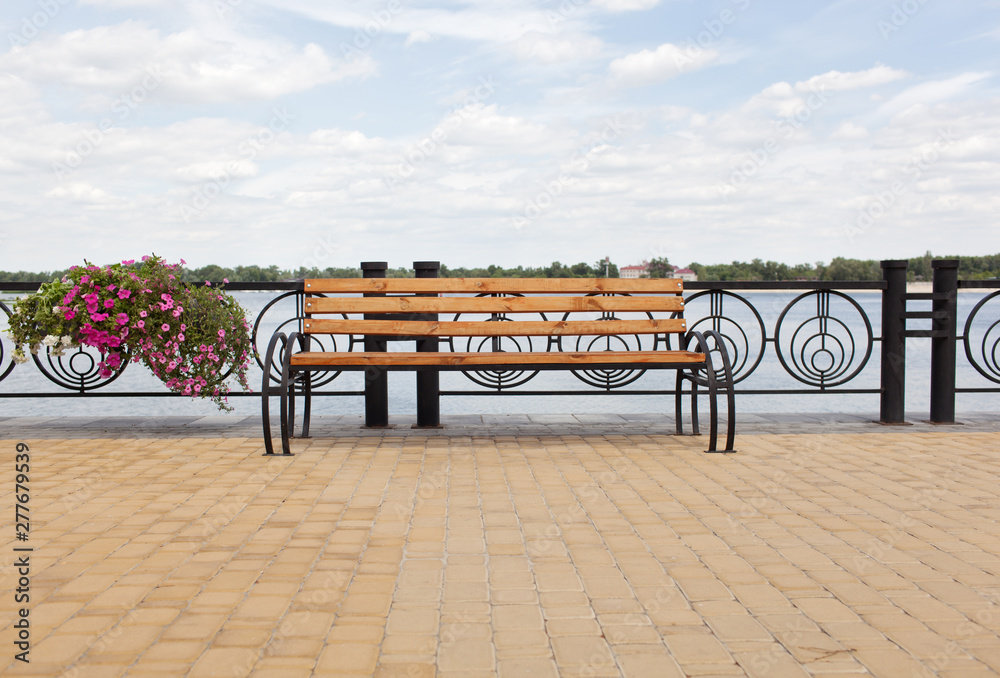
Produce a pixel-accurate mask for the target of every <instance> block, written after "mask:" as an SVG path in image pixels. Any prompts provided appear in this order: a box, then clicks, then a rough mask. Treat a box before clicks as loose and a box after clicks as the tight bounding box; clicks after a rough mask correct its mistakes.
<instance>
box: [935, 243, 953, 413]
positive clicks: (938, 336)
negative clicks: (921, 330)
mask: <svg viewBox="0 0 1000 678" xmlns="http://www.w3.org/2000/svg"><path fill="white" fill-rule="evenodd" d="M931 268H932V269H934V289H933V292H934V294H935V295H939V294H940V295H942V297H941V298H935V299H934V302H933V307H932V308H933V310H934V319H933V320H932V323H933V324H932V325H931V329H932V330H933V334H932V335H931V422H932V423H934V424H954V423H955V338H956V335H957V334H958V331H957V328H958V318H957V315H958V314H957V310H958V259H935V260H934V261H932V262H931Z"/></svg>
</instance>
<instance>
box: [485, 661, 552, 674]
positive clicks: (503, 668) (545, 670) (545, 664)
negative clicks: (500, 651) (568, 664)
mask: <svg viewBox="0 0 1000 678" xmlns="http://www.w3.org/2000/svg"><path fill="white" fill-rule="evenodd" d="M497 676H499V678H558V676H559V670H558V669H557V668H556V663H555V662H554V661H553V660H552V659H550V658H516V659H500V660H499V661H498V662H497Z"/></svg>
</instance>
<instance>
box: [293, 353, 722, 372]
mask: <svg viewBox="0 0 1000 678" xmlns="http://www.w3.org/2000/svg"><path fill="white" fill-rule="evenodd" d="M704 362H705V354H704V353H695V352H693V351H592V352H585V351H575V352H573V351H567V352H560V351H549V352H540V351H535V352H508V353H468V352H458V351H455V352H448V351H445V352H441V353H417V352H392V353H372V352H368V353H366V352H362V351H354V352H348V351H344V352H339V353H337V352H318V351H312V352H304V353H296V354H294V355H292V356H291V364H292V366H293V367H294V366H334V367H335V366H344V367H348V366H364V367H367V366H372V367H378V366H393V365H411V366H421V365H430V366H433V365H458V366H461V365H468V366H477V365H540V366H541V365H557V364H560V365H561V364H579V365H580V367H581V368H585V367H587V366H588V365H592V364H595V363H598V364H605V365H609V364H615V365H618V364H650V365H655V364H675V363H691V364H698V363H704Z"/></svg>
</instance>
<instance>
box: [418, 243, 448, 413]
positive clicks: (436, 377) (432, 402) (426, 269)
mask: <svg viewBox="0 0 1000 678" xmlns="http://www.w3.org/2000/svg"><path fill="white" fill-rule="evenodd" d="M440 270H441V262H440V261H414V262H413V271H414V273H415V274H416V277H418V278H436V277H438V272H439V271H440ZM417 296H418V297H421V296H423V297H433V296H436V295H434V294H417ZM420 319H421V320H434V321H436V320H437V319H438V314H437V313H425V314H420ZM438 342H439V339H438V338H437V337H428V338H426V339H419V340H417V351H421V352H423V351H427V352H431V353H437V351H438ZM440 394H441V383H440V373H439V372H438V371H437V370H418V371H417V427H418V428H421V427H432V428H433V427H437V426H440V425H441V400H440Z"/></svg>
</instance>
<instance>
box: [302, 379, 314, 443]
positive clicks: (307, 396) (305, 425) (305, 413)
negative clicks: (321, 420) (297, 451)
mask: <svg viewBox="0 0 1000 678" xmlns="http://www.w3.org/2000/svg"><path fill="white" fill-rule="evenodd" d="M305 382H306V383H305V387H304V389H303V405H302V435H300V436H299V437H300V438H309V437H311V436H310V435H309V419H310V417H311V416H312V372H306V373H305Z"/></svg>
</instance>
